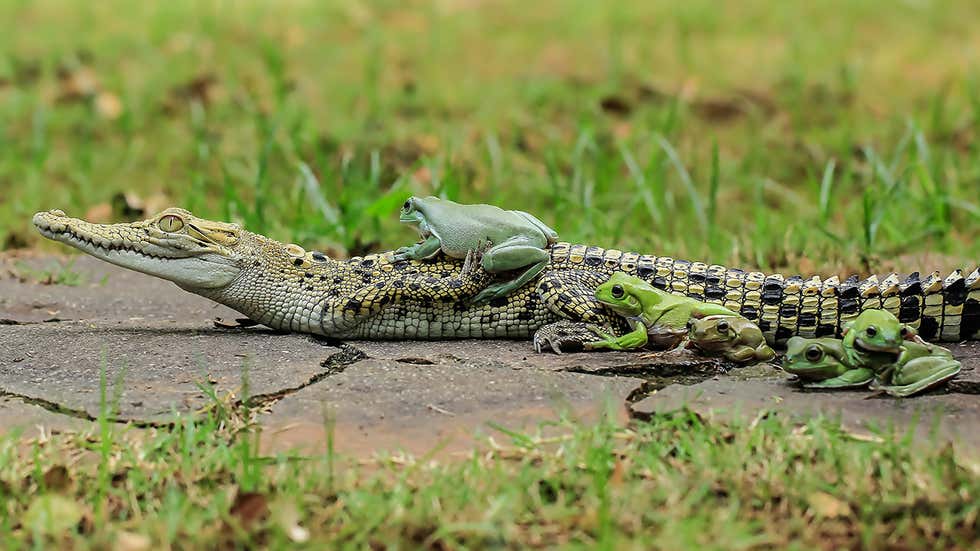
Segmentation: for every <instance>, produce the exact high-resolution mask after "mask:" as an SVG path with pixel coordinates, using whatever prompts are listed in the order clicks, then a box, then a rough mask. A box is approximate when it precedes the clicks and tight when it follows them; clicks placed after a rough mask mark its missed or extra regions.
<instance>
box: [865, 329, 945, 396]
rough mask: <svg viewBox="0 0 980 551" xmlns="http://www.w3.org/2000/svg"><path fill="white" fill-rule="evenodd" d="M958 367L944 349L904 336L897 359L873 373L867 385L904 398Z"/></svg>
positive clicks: (923, 388)
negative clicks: (872, 377)
mask: <svg viewBox="0 0 980 551" xmlns="http://www.w3.org/2000/svg"><path fill="white" fill-rule="evenodd" d="M961 369H962V365H961V364H960V362H958V361H957V360H955V359H954V358H953V354H952V353H951V352H950V351H949V350H948V349H946V348H943V347H941V346H936V345H934V344H928V343H926V342H924V341H922V340H921V339H918V338H916V339H914V340H906V341H905V343H904V344H903V345H902V353H901V355H900V356H899V357H898V361H896V362H895V363H894V364H891V365H889V366H886V367H885V368H884V369H883V370H882V371H881V372H879V373H878V374H877V376H876V377H875V380H874V381H872V383H871V389H872V390H882V391H884V392H885V393H886V394H889V395H891V396H896V397H899V398H904V397H906V396H911V395H913V394H916V393H919V392H922V391H924V390H927V389H929V388H932V387H934V386H936V385H938V384H940V383H943V382H945V381H948V380H950V379H952V378H953V377H955V376H956V375H957V374H958V373H959V372H960V370H961Z"/></svg>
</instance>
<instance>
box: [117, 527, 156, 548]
mask: <svg viewBox="0 0 980 551" xmlns="http://www.w3.org/2000/svg"><path fill="white" fill-rule="evenodd" d="M151 543H152V542H151V541H150V537H149V536H147V535H144V534H137V533H134V532H126V531H121V532H119V533H117V534H116V541H115V543H114V544H113V546H112V548H113V550H114V551H143V550H144V549H149V548H150V544H151Z"/></svg>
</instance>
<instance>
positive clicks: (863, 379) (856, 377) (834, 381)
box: [803, 368, 874, 389]
mask: <svg viewBox="0 0 980 551" xmlns="http://www.w3.org/2000/svg"><path fill="white" fill-rule="evenodd" d="M872 380H874V371H871V370H870V369H865V368H861V369H852V370H850V371H848V372H847V373H844V374H843V375H838V376H837V377H831V378H830V379H825V380H823V381H820V382H816V383H805V384H804V385H803V388H810V389H835V388H859V387H863V386H867V385H868V383H870V382H871V381H872Z"/></svg>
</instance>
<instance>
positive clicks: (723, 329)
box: [718, 321, 728, 333]
mask: <svg viewBox="0 0 980 551" xmlns="http://www.w3.org/2000/svg"><path fill="white" fill-rule="evenodd" d="M718 332H719V333H727V332H728V322H727V321H719V322H718Z"/></svg>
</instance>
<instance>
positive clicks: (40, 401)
mask: <svg viewBox="0 0 980 551" xmlns="http://www.w3.org/2000/svg"><path fill="white" fill-rule="evenodd" d="M0 398H14V399H16V400H20V401H21V402H23V403H25V404H29V405H32V406H37V407H39V408H42V409H45V410H47V411H49V412H51V413H55V414H57V415H64V416H66V417H72V418H75V419H81V420H83V421H92V422H97V421H99V418H98V417H96V416H94V415H92V414H91V413H89V412H87V411H85V410H84V409H75V408H70V407H68V406H63V405H61V404H59V403H57V402H52V401H51V400H45V399H44V398H35V397H34V396H28V395H26V394H19V393H17V392H10V391H9V390H6V389H3V388H0ZM105 419H106V421H108V422H110V423H114V424H120V425H127V424H128V425H133V426H134V427H137V428H141V429H143V428H173V427H174V426H175V425H176V423H175V422H173V421H167V422H163V421H146V420H141V419H125V418H122V417H115V416H107V417H106V418H105Z"/></svg>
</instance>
